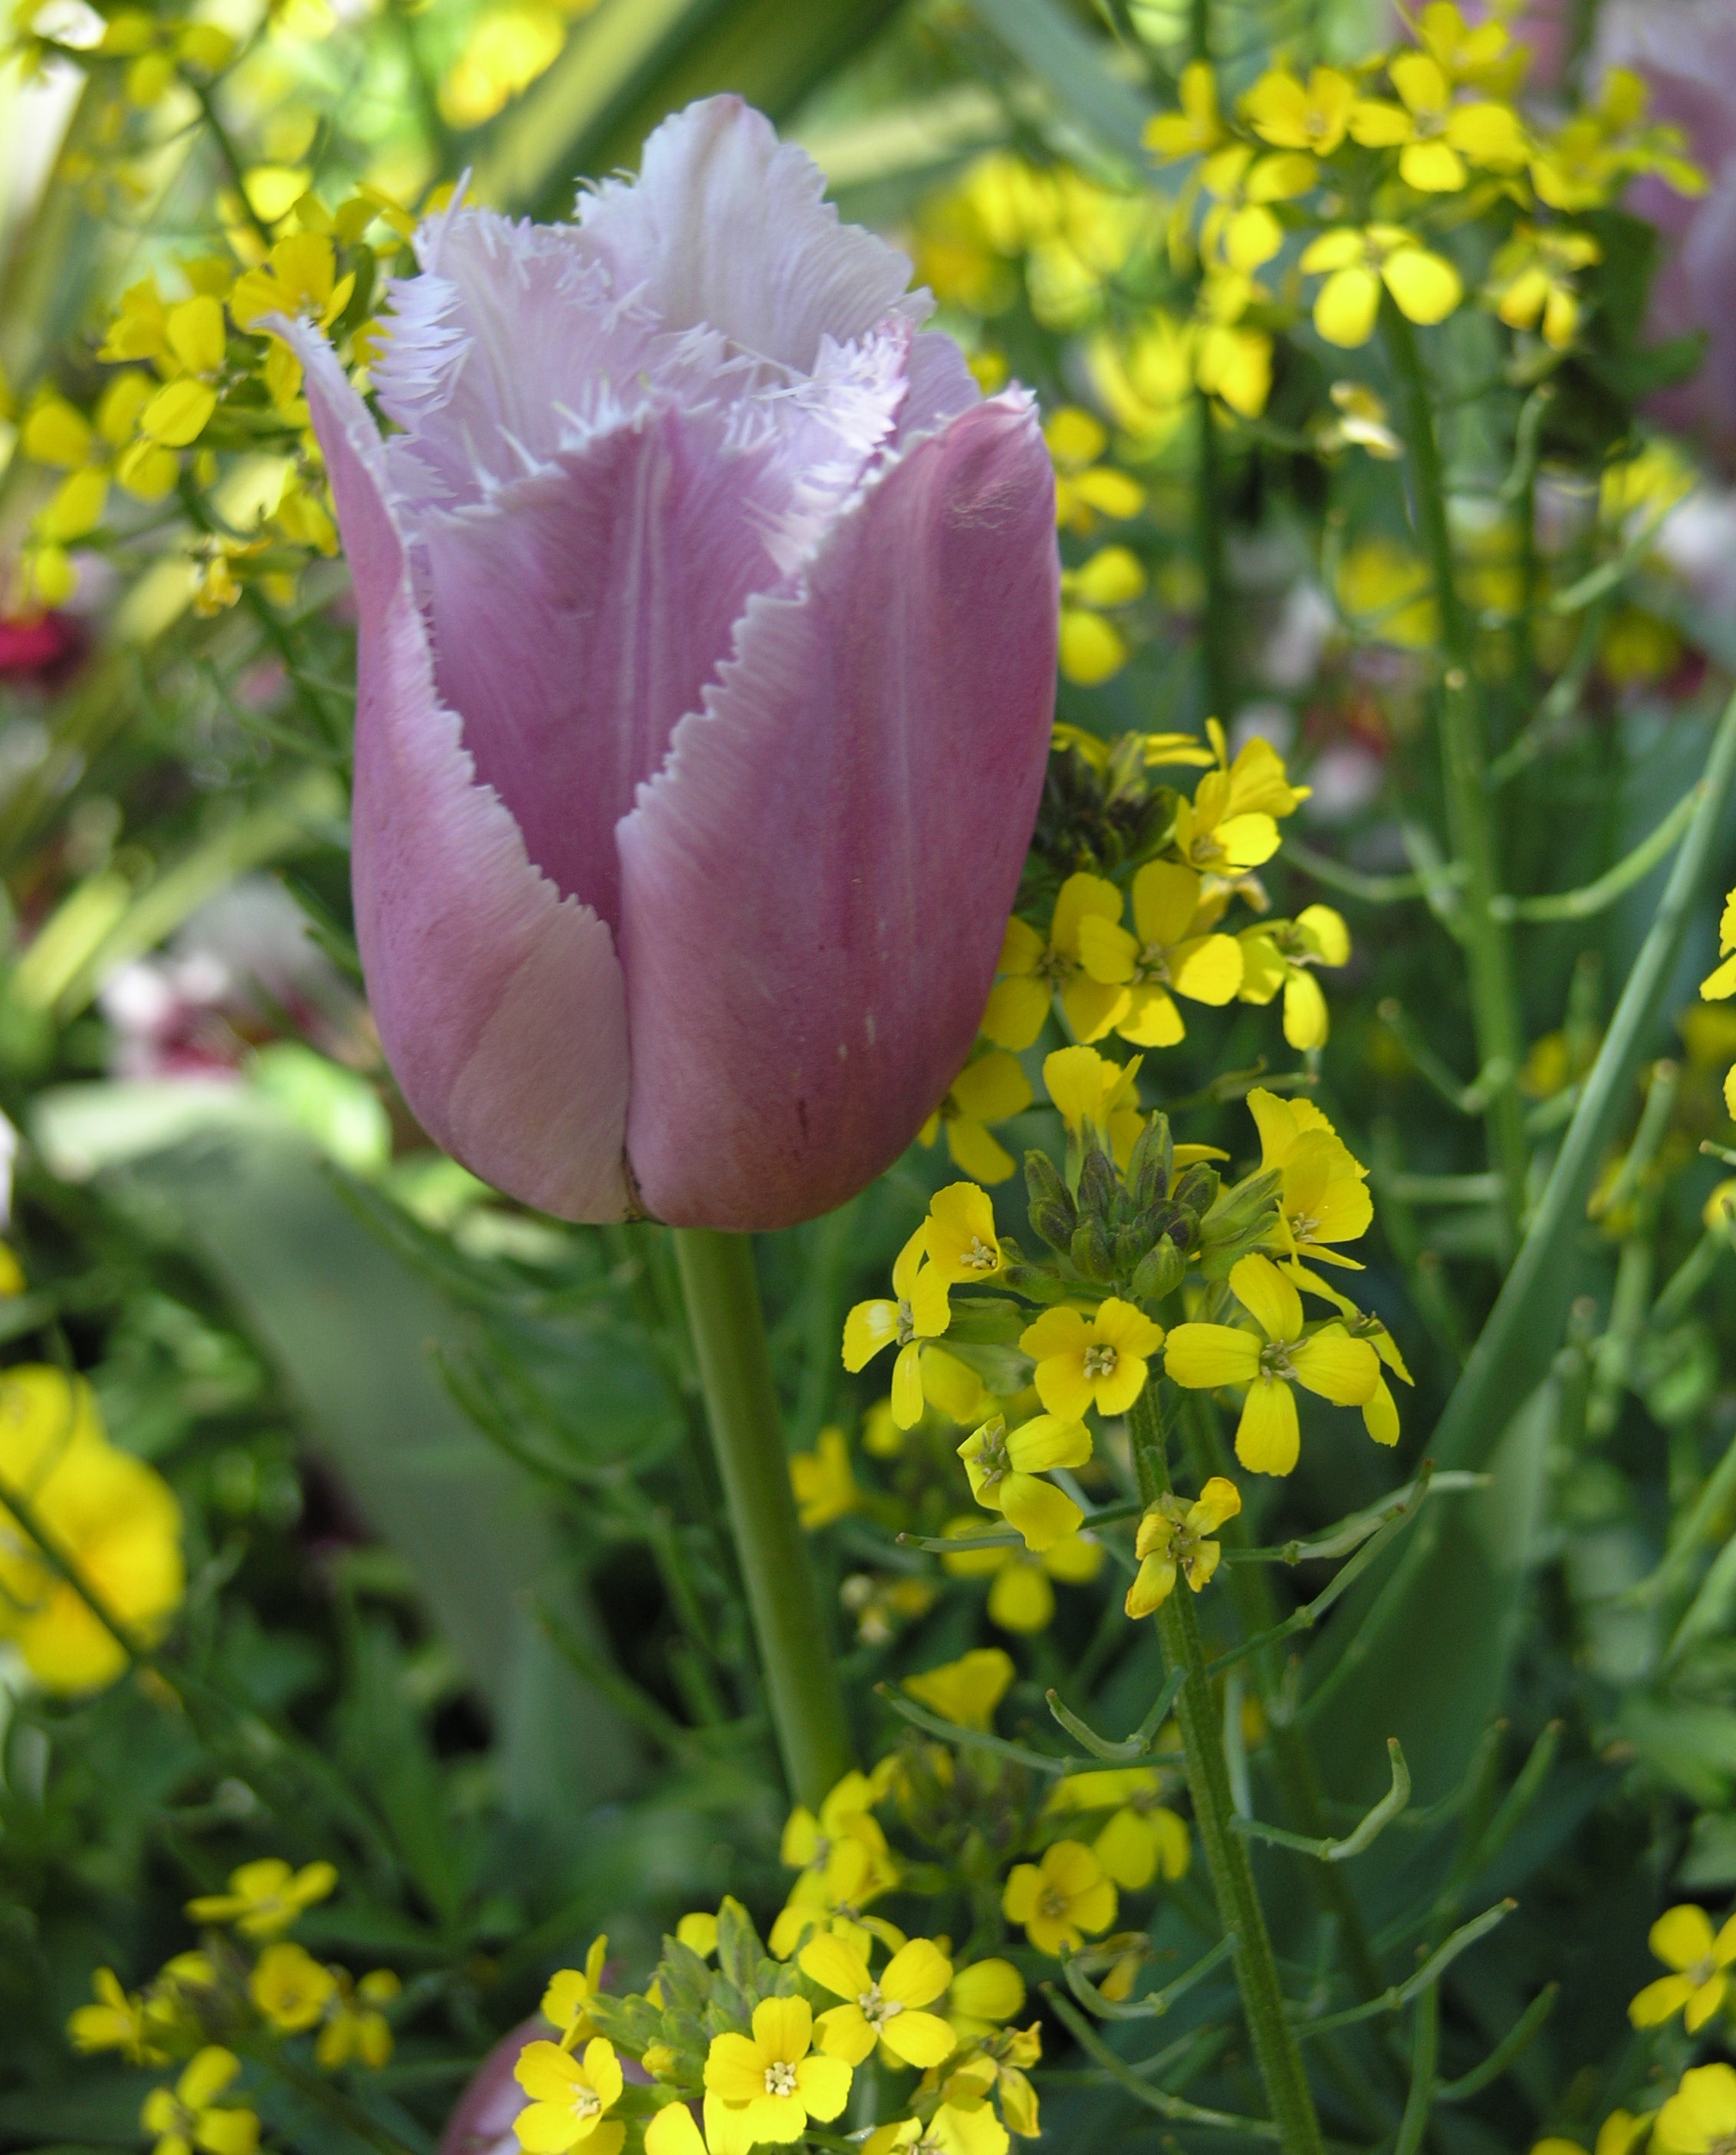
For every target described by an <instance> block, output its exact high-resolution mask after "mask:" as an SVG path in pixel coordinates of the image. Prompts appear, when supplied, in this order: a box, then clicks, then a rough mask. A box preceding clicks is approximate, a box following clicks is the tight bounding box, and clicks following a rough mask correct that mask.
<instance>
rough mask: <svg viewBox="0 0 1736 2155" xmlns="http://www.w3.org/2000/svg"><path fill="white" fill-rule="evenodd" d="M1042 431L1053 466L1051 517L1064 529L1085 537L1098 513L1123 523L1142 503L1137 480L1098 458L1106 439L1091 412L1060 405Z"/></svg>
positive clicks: (1102, 453) (1094, 523)
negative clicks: (1053, 493)
mask: <svg viewBox="0 0 1736 2155" xmlns="http://www.w3.org/2000/svg"><path fill="white" fill-rule="evenodd" d="M1042 431H1043V439H1044V440H1045V441H1046V442H1047V443H1048V445H1049V456H1050V458H1051V460H1052V463H1053V464H1054V467H1055V521H1056V522H1057V524H1058V525H1060V526H1061V527H1062V529H1063V530H1066V531H1077V532H1078V534H1079V535H1080V537H1081V538H1088V537H1089V536H1090V535H1091V533H1092V532H1093V531H1094V530H1096V529H1097V523H1098V518H1099V517H1100V516H1109V517H1113V518H1114V520H1115V521H1116V522H1117V523H1123V524H1124V523H1125V522H1126V521H1127V520H1128V519H1129V517H1131V516H1137V515H1138V514H1139V511H1140V510H1141V509H1143V508H1144V507H1145V488H1144V487H1142V486H1141V485H1140V484H1139V481H1138V480H1137V479H1129V476H1128V474H1127V473H1125V472H1124V471H1118V470H1117V469H1116V468H1115V467H1114V465H1113V464H1107V463H1104V461H1103V458H1104V451H1105V450H1106V449H1107V448H1109V433H1108V430H1107V429H1106V428H1105V427H1104V423H1103V422H1102V420H1101V419H1099V418H1098V417H1096V415H1095V414H1094V413H1093V412H1087V411H1084V410H1082V409H1081V407H1079V406H1078V405H1077V404H1063V406H1062V407H1061V408H1060V409H1059V410H1058V411H1057V412H1052V414H1051V415H1050V417H1049V419H1048V421H1047V424H1046V425H1045V426H1044V427H1043V430H1042Z"/></svg>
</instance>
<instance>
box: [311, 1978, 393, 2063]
mask: <svg viewBox="0 0 1736 2155" xmlns="http://www.w3.org/2000/svg"><path fill="white" fill-rule="evenodd" d="M332 1973H334V1974H335V1977H336V1978H337V1992H336V1994H335V1997H334V1998H333V1999H331V2001H330V2004H328V2005H327V2007H326V2009H325V2024H324V2025H323V2026H322V2027H321V2029H320V2035H319V2040H317V2041H316V2042H315V2045H314V2062H315V2064H316V2065H319V2066H320V2069H321V2071H325V2072H328V2073H330V2072H335V2071H337V2070H338V2068H339V2067H340V2066H341V2065H348V2064H349V2062H350V2060H351V2059H352V2058H354V2059H356V2060H358V2061H359V2062H360V2063H361V2064H362V2065H371V2066H372V2067H373V2068H374V2070H375V2071H376V2072H377V2071H378V2070H379V2069H380V2067H381V2066H382V2065H385V2064H386V2063H387V2061H388V2060H389V2059H390V2058H391V2056H392V2024H391V2022H390V2021H389V2020H387V2018H386V2015H385V2014H383V2013H382V2011H381V2010H380V2008H381V2007H382V2005H384V2004H387V2003H388V2002H389V2001H390V2000H391V1999H394V1998H396V1997H397V1994H398V1992H399V1990H400V1989H402V1984H400V1983H399V1981H398V1979H397V1976H395V1975H394V1974H393V1973H392V1970H391V1969H390V1968H374V1969H372V1970H371V1971H370V1973H368V1974H366V1975H365V1976H363V1978H361V1982H360V1983H352V1982H351V1979H350V1975H349V1972H348V1970H347V1969H345V1968H335V1969H334V1970H333V1971H332Z"/></svg>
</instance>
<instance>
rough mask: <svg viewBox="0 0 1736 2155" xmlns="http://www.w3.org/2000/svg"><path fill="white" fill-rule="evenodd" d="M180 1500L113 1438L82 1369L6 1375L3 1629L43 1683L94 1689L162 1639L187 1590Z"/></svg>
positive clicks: (0, 1443) (0, 1446)
mask: <svg viewBox="0 0 1736 2155" xmlns="http://www.w3.org/2000/svg"><path fill="white" fill-rule="evenodd" d="M181 1524H182V1522H181V1507H180V1505H179V1504H178V1503H177V1501H176V1498H175V1495H174V1492H173V1491H172V1490H171V1489H170V1487H169V1486H168V1484H167V1483H166V1482H165V1481H164V1480H163V1478H162V1477H161V1475H160V1474H158V1473H157V1472H156V1469H155V1468H154V1467H148V1466H146V1463H145V1461H143V1460H142V1459H136V1458H134V1457H133V1456H132V1455H131V1452H126V1451H121V1450H120V1448H119V1446H116V1445H115V1444H112V1443H111V1442H110V1441H109V1437H108V1435H107V1433H106V1431H105V1429H104V1427H103V1423H102V1416H101V1414H100V1411H99V1410H98V1407H97V1404H96V1398H95V1394H94V1393H93V1392H92V1391H91V1389H90V1385H88V1384H86V1383H85V1382H84V1379H83V1378H81V1377H70V1376H69V1375H68V1374H66V1372H65V1371H64V1370H62V1369H54V1368H52V1367H50V1366H49V1365H48V1364H31V1365H26V1366H23V1367H20V1368H17V1369H8V1370H7V1371H6V1372H5V1373H4V1374H3V1375H0V1636H5V1637H8V1638H10V1639H12V1640H13V1641H15V1642H16V1644H17V1646H18V1651H19V1652H20V1653H21V1654H22V1656H23V1660H24V1663H25V1666H27V1667H28V1669H29V1671H30V1672H31V1674H32V1675H33V1676H34V1677H35V1678H36V1680H37V1682H38V1683H40V1684H42V1685H44V1687H46V1688H47V1689H48V1690H50V1691H57V1692H83V1691H94V1690H95V1689H96V1688H97V1687H99V1686H100V1685H103V1684H107V1683H111V1682H113V1681H114V1680H115V1677H116V1676H120V1674H121V1673H122V1672H123V1671H124V1670H125V1667H126V1666H127V1648H126V1646H125V1645H123V1643H122V1640H121V1637H120V1636H117V1632H118V1633H120V1634H122V1635H125V1638H126V1639H128V1640H130V1641H133V1642H135V1643H136V1644H137V1645H139V1646H151V1645H154V1644H155V1643H156V1641H157V1640H158V1639H160V1638H161V1636H162V1635H163V1633H164V1631H165V1630H166V1629H167V1627H168V1623H169V1620H170V1618H171V1617H172V1615H173V1614H174V1612H175V1610H177V1608H178V1607H179V1606H180V1603H181V1599H182V1594H183V1593H184V1592H185V1590H186V1585H187V1572H186V1565H185V1562H184V1559H183V1558H182V1548H181Z"/></svg>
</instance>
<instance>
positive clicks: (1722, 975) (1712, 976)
mask: <svg viewBox="0 0 1736 2155" xmlns="http://www.w3.org/2000/svg"><path fill="white" fill-rule="evenodd" d="M1718 951H1719V954H1720V962H1719V964H1718V965H1717V966H1715V967H1714V968H1713V970H1712V971H1711V972H1709V973H1708V975H1706V977H1705V979H1704V980H1702V981H1701V983H1700V995H1701V998H1702V1000H1703V1001H1706V1002H1708V1003H1721V1002H1723V1001H1726V1000H1727V999H1728V997H1729V996H1736V890H1733V891H1732V892H1731V893H1729V895H1728V897H1727V898H1725V900H1724V909H1723V914H1721V915H1720V917H1719V919H1718Z"/></svg>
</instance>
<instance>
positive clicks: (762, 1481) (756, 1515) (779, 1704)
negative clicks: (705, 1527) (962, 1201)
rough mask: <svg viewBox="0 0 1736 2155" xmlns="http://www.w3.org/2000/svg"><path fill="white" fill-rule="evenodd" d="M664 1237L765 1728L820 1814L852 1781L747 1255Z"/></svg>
mask: <svg viewBox="0 0 1736 2155" xmlns="http://www.w3.org/2000/svg"><path fill="white" fill-rule="evenodd" d="M672 1232H673V1238H674V1243H675V1261H676V1263H677V1264H678V1265H679V1267H680V1271H681V1286H682V1291H683V1292H684V1294H685V1296H686V1298H687V1313H688V1322H689V1325H690V1326H691V1328H692V1330H693V1336H694V1355H695V1357H696V1359H697V1360H698V1362H699V1386H700V1390H702V1391H703V1392H704V1395H705V1412H706V1416H707V1419H708V1420H709V1422H710V1424H711V1441H712V1445H713V1447H714V1450H715V1451H716V1453H717V1463H718V1468H719V1472H720V1473H721V1475H722V1477H723V1484H724V1501H725V1504H726V1506H727V1507H728V1509H729V1514H730V1528H731V1530H732V1531H733V1533H734V1535H735V1548H736V1553H737V1554H738V1556H739V1557H740V1562H741V1573H742V1579H743V1582H744V1584H745V1586H746V1589H747V1605H748V1613H749V1615H750V1616H751V1618H752V1620H753V1626H754V1635H755V1639H756V1640H757V1641H758V1642H759V1648H760V1666H761V1668H762V1670H763V1671H764V1673H765V1678H766V1698H767V1702H768V1703H769V1705H770V1707H771V1725H772V1727H773V1728H774V1729H776V1732H777V1741H778V1748H779V1750H780V1752H781V1753H782V1755H783V1762H784V1771H785V1774H786V1776H787V1777H788V1779H789V1784H790V1789H791V1794H793V1795H794V1797H795V1798H796V1801H797V1802H798V1803H803V1804H807V1805H809V1807H810V1808H817V1806H818V1805H819V1804H820V1802H821V1800H822V1798H823V1797H824V1796H825V1795H826V1794H827V1790H828V1789H831V1788H832V1785H833V1784H834V1783H835V1782H836V1781H837V1779H839V1778H840V1776H841V1775H842V1774H845V1773H847V1772H848V1770H849V1766H850V1739H849V1735H848V1728H847V1724H846V1722H845V1719H844V1701H843V1693H842V1691H841V1690H840V1689H839V1687H838V1680H837V1667H836V1666H835V1665H834V1663H833V1661H832V1653H831V1650H830V1647H829V1646H828V1643H827V1627H826V1622H825V1617H824V1614H823V1612H822V1609H821V1606H820V1597H819V1594H818V1593H817V1590H816V1589H815V1586H814V1578H813V1574H812V1571H811V1570H810V1569H809V1568H808V1560H807V1547H806V1545H805V1543H803V1540H802V1537H801V1527H800V1525H799V1524H798V1523H797V1521H796V1497H795V1493H794V1492H793V1490H792V1489H791V1486H790V1461H789V1454H788V1453H787V1452H786V1450H785V1448H784V1440H783V1431H782V1427H781V1420H780V1417H779V1414H778V1405H777V1392H776V1387H775V1385H773V1382H772V1377H771V1354H770V1353H769V1351H768V1349H767V1348H766V1318H765V1315H764V1313H763V1312H762V1310H761V1308H760V1289H759V1285H758V1282H756V1281H755V1277H754V1252H753V1245H752V1243H751V1242H750V1241H749V1240H748V1238H747V1237H746V1236H745V1235H725V1234H719V1233H718V1232H717V1231H715V1230H714V1229H713V1228H710V1227H677V1228H675V1229H673V1231H672Z"/></svg>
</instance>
